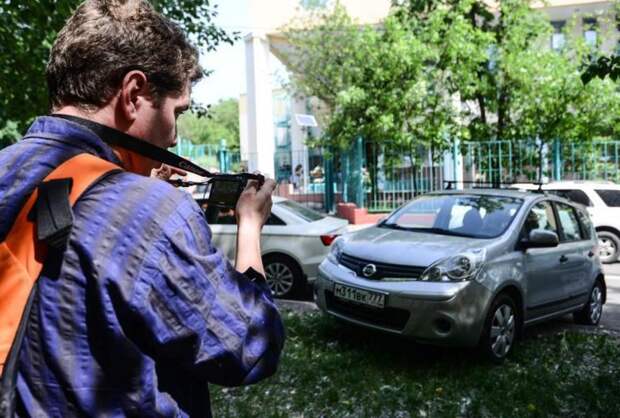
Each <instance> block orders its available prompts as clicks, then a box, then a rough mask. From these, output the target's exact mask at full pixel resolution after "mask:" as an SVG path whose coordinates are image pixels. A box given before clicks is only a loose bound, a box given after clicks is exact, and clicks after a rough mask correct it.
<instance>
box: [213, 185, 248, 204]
mask: <svg viewBox="0 0 620 418" xmlns="http://www.w3.org/2000/svg"><path fill="white" fill-rule="evenodd" d="M240 186H241V184H240V182H239V180H222V179H218V180H215V181H214V182H213V184H212V185H211V193H210V194H209V203H211V204H214V205H217V206H220V207H227V208H234V207H235V206H236V205H237V199H238V198H239V192H240Z"/></svg>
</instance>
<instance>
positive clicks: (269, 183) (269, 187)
mask: <svg viewBox="0 0 620 418" xmlns="http://www.w3.org/2000/svg"><path fill="white" fill-rule="evenodd" d="M275 189H276V181H275V180H274V179H269V178H268V179H265V183H263V186H262V187H261V188H260V190H259V193H260V192H262V193H264V194H267V195H271V194H272V193H273V191H274V190H275Z"/></svg>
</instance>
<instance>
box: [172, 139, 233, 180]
mask: <svg viewBox="0 0 620 418" xmlns="http://www.w3.org/2000/svg"><path fill="white" fill-rule="evenodd" d="M171 150H172V152H174V153H175V154H178V155H180V156H181V157H184V158H187V159H189V160H191V161H193V162H195V163H196V164H198V165H200V166H201V167H205V168H206V169H208V170H209V171H216V172H221V173H229V172H238V171H241V170H242V169H243V167H242V164H241V155H240V153H239V151H238V150H236V149H229V148H228V147H227V146H226V142H225V141H222V142H221V143H220V144H219V145H213V144H194V143H193V142H191V141H189V140H184V139H179V141H178V142H177V145H176V146H175V147H174V148H172V149H171Z"/></svg>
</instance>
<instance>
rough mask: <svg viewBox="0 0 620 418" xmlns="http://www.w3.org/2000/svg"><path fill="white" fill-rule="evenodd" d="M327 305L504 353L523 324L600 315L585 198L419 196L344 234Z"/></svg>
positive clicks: (363, 319) (327, 280)
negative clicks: (373, 222)
mask: <svg viewBox="0 0 620 418" xmlns="http://www.w3.org/2000/svg"><path fill="white" fill-rule="evenodd" d="M314 288H315V299H316V302H317V304H318V306H319V307H320V308H321V309H322V310H323V311H324V312H325V313H327V314H328V315H331V316H333V317H336V318H339V319H341V320H344V321H348V322H351V323H354V324H357V325H361V326H365V327H369V328H374V329H377V330H381V331H385V332H389V333H394V334H400V335H403V336H407V337H412V338H414V339H416V340H418V341H421V342H427V343H433V344H450V345H461V346H476V345H478V346H480V348H481V349H482V350H483V351H484V352H485V353H486V354H488V355H489V356H490V357H491V358H492V359H494V360H497V361H501V360H503V359H504V358H505V357H506V355H507V354H508V353H509V352H510V350H511V348H512V347H513V345H514V342H515V340H516V338H517V337H518V336H519V335H520V333H521V330H522V329H523V327H524V326H527V325H531V324H534V323H537V322H540V321H544V320H547V319H550V318H553V317H556V316H559V315H564V314H567V313H571V312H572V313H573V315H574V318H575V320H576V321H577V322H579V323H582V324H588V325H596V324H598V322H599V320H600V318H601V314H602V310H603V304H604V303H605V294H606V287H605V278H604V276H603V272H602V269H601V263H600V260H599V256H598V249H597V239H596V233H595V231H594V228H593V226H592V223H591V222H590V219H589V216H588V214H587V212H586V211H585V209H584V208H583V207H581V206H580V205H578V204H575V203H572V202H569V201H568V200H565V199H562V198H560V197H557V196H553V195H546V194H543V193H528V192H517V191H511V190H503V189H501V190H483V189H471V190H466V191H444V192H437V193H432V194H428V195H424V196H421V197H419V198H417V199H415V200H413V201H411V202H409V203H408V204H406V205H404V206H403V207H401V208H400V209H397V210H396V211H394V212H393V213H392V214H391V215H390V216H389V217H388V218H386V219H385V220H384V221H382V222H380V223H379V224H377V225H375V226H372V227H369V228H366V229H363V230H361V231H358V232H354V233H351V234H348V235H345V236H343V237H341V238H338V239H337V240H336V241H335V242H334V243H333V244H332V249H331V252H330V254H329V256H328V257H327V258H326V259H325V260H324V261H323V263H321V265H320V266H319V278H318V280H317V281H316V282H315V285H314Z"/></svg>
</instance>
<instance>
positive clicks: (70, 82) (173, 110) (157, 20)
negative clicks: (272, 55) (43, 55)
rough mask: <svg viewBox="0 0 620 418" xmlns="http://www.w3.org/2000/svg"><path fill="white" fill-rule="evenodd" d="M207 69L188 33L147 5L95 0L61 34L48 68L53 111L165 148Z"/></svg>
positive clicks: (127, 0)
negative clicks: (85, 117) (85, 118)
mask: <svg viewBox="0 0 620 418" xmlns="http://www.w3.org/2000/svg"><path fill="white" fill-rule="evenodd" d="M201 76H202V70H201V68H200V65H199V63H198V52H197V50H196V48H195V47H193V46H192V45H191V44H190V43H189V41H188V40H187V38H186V37H185V35H184V33H183V32H182V30H181V29H180V28H179V27H178V26H177V25H176V24H174V23H172V22H171V21H170V20H168V19H166V18H165V17H163V16H161V15H160V14H159V13H157V12H156V11H155V10H154V9H153V7H152V6H151V5H150V4H149V3H148V2H147V1H146V0H88V1H86V2H84V3H83V4H82V5H81V6H80V7H79V8H78V9H77V10H76V11H75V13H74V14H73V16H71V18H70V19H69V20H68V21H67V23H66V25H65V27H64V28H63V29H62V30H61V31H60V33H59V35H58V38H57V39H56V42H55V43H54V46H53V48H52V51H51V54H50V60H49V63H48V66H47V83H48V89H49V95H50V102H51V105H52V111H54V112H60V113H75V111H80V112H82V113H84V114H90V115H96V116H95V117H93V119H96V120H97V121H99V122H103V123H105V124H107V125H110V126H112V127H114V128H116V129H119V130H122V131H124V132H127V133H129V134H131V135H134V136H137V137H140V138H142V139H145V140H148V141H149V142H152V143H154V144H155V145H158V146H160V147H169V146H171V145H173V143H174V140H175V137H176V116H178V114H179V113H181V112H182V111H184V110H185V109H187V108H188V106H189V95H190V88H191V85H192V83H193V82H195V81H197V80H199V79H200V78H201Z"/></svg>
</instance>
